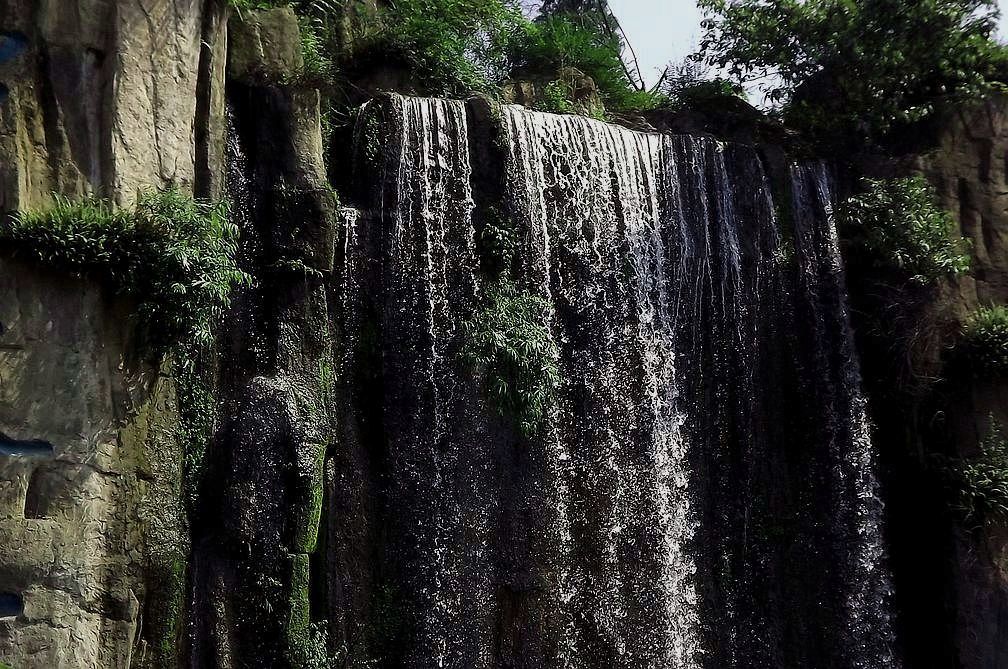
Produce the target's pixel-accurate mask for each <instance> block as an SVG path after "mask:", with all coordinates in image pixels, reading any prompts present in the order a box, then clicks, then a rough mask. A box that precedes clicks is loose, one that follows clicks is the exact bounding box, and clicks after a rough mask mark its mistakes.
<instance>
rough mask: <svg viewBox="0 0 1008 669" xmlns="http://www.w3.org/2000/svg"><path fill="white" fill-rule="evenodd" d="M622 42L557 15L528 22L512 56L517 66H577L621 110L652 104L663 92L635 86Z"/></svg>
mask: <svg viewBox="0 0 1008 669" xmlns="http://www.w3.org/2000/svg"><path fill="white" fill-rule="evenodd" d="M622 49H623V45H622V43H621V41H620V39H619V37H617V36H616V34H615V33H606V32H603V31H600V30H599V29H598V28H597V26H596V24H593V23H591V22H587V21H585V20H583V19H580V20H579V19H577V18H576V17H574V16H572V15H567V14H555V15H549V16H545V17H543V18H541V19H539V20H537V21H534V22H531V23H527V24H526V26H525V31H524V34H522V35H521V36H520V37H519V38H518V39H516V40H514V41H512V42H511V44H510V60H511V63H512V65H513V66H514V67H515V68H516V69H518V70H531V71H535V72H543V73H552V72H556V71H558V70H560V69H561V68H565V67H572V68H574V69H577V70H580V71H581V72H583V73H584V74H586V75H588V76H589V77H591V78H592V80H593V81H594V82H595V85H596V87H597V88H598V90H599V94H600V95H601V96H602V100H603V102H605V103H606V105H608V106H610V107H612V108H614V109H620V110H635V109H636V110H639V109H650V108H653V107H655V106H657V105H658V104H659V102H660V98H659V96H657V95H656V94H654V93H651V92H649V91H646V90H641V89H640V88H637V87H636V86H635V85H634V82H632V81H631V77H630V75H629V70H628V68H627V67H626V65H625V64H624V62H623V59H622V56H621V53H622Z"/></svg>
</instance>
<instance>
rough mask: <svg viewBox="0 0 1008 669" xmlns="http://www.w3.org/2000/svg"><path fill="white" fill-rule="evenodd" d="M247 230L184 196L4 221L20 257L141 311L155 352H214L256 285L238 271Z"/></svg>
mask: <svg viewBox="0 0 1008 669" xmlns="http://www.w3.org/2000/svg"><path fill="white" fill-rule="evenodd" d="M237 240H238V229H237V228H236V227H235V226H234V225H232V224H231V223H230V222H229V221H228V215H227V207H226V205H225V204H223V203H209V202H201V201H198V200H194V199H193V198H191V197H188V196H185V195H183V194H182V193H180V192H179V191H177V190H174V189H170V190H166V191H158V192H147V193H142V194H140V196H139V197H138V199H137V201H136V204H135V205H133V206H131V207H118V206H116V205H114V204H112V203H111V202H109V201H107V200H102V199H99V198H95V197H89V198H85V199H83V200H79V201H73V200H70V199H68V198H65V197H62V196H58V195H57V196H55V198H54V204H53V206H52V207H50V208H48V209H44V210H38V211H28V212H21V213H18V214H16V215H14V216H12V217H10V218H8V219H6V220H5V221H2V222H0V243H3V244H4V245H5V246H7V247H9V248H10V249H12V250H13V251H14V253H15V254H18V255H22V256H27V257H31V258H35V259H36V260H39V261H42V262H44V263H46V264H48V265H52V266H54V267H58V268H62V269H66V270H70V271H73V272H80V273H83V274H87V275H90V276H92V277H94V278H95V279H97V280H99V281H102V282H104V283H105V284H106V285H107V286H109V287H110V288H112V290H113V291H114V292H115V293H116V294H118V295H122V296H124V297H127V298H129V299H131V300H133V301H135V303H136V316H137V319H138V324H139V325H140V327H141V332H142V334H143V335H144V337H145V340H146V342H147V343H148V344H149V345H150V346H151V348H152V351H153V352H156V353H163V352H165V351H166V350H167V348H168V347H170V346H172V345H174V344H177V343H179V342H183V341H188V342H193V343H194V344H196V345H206V344H208V343H210V342H211V341H212V339H213V330H214V327H213V326H214V324H215V323H217V322H218V321H219V320H220V319H221V318H222V317H223V315H224V311H225V309H226V308H227V306H228V304H229V299H230V294H231V290H232V289H233V288H234V287H235V286H237V285H240V284H247V283H249V282H250V278H249V277H248V275H247V274H245V273H244V272H243V271H242V270H240V269H239V268H238V266H237V264H236V255H237Z"/></svg>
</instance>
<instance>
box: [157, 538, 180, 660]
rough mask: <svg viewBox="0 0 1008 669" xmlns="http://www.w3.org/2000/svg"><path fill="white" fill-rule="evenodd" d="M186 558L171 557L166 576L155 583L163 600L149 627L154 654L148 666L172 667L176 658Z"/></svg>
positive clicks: (177, 654) (177, 655) (177, 657)
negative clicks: (169, 568) (150, 628)
mask: <svg viewBox="0 0 1008 669" xmlns="http://www.w3.org/2000/svg"><path fill="white" fill-rule="evenodd" d="M185 572H186V561H185V560H184V559H182V557H181V556H180V557H176V558H175V560H173V561H172V565H171V571H170V572H169V573H168V574H167V578H166V579H165V580H164V581H162V582H161V583H159V584H158V588H159V589H160V590H161V592H162V593H163V594H162V601H161V602H160V603H159V605H158V607H157V608H158V613H159V615H158V617H157V618H156V619H155V621H154V625H153V626H154V629H153V630H151V632H150V634H151V639H152V640H153V641H154V643H153V648H154V652H153V658H152V662H151V666H154V667H174V666H177V665H178V661H179V643H178V642H179V634H180V632H181V629H180V626H181V623H182V608H183V605H184V602H185Z"/></svg>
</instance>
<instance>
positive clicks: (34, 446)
mask: <svg viewBox="0 0 1008 669" xmlns="http://www.w3.org/2000/svg"><path fill="white" fill-rule="evenodd" d="M52 455H53V445H52V444H50V443H49V442H48V441H43V440H41V439H27V440H25V439H12V438H11V437H8V436H7V435H6V434H4V433H2V432H0V456H7V457H27V458H51V457H52Z"/></svg>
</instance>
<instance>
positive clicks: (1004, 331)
mask: <svg viewBox="0 0 1008 669" xmlns="http://www.w3.org/2000/svg"><path fill="white" fill-rule="evenodd" d="M963 346H964V348H965V353H966V355H967V357H968V358H969V361H970V364H971V366H972V367H973V369H974V370H975V372H976V373H978V374H980V375H982V376H1004V375H1005V374H1008V307H1005V306H1000V305H999V306H994V307H984V308H981V309H979V310H977V311H976V312H974V313H973V314H972V315H971V316H970V317H969V318H968V319H967V320H966V323H965V325H964V326H963ZM1006 465H1008V463H1006Z"/></svg>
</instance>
